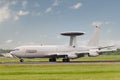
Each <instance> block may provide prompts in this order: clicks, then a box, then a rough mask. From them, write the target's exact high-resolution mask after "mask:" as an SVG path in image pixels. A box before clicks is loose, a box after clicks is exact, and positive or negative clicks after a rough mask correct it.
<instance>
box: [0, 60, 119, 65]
mask: <svg viewBox="0 0 120 80" xmlns="http://www.w3.org/2000/svg"><path fill="white" fill-rule="evenodd" d="M99 63H100V64H109V63H119V64H120V60H107V61H71V62H61V61H58V62H47V61H37V62H35V61H34V62H0V64H99Z"/></svg>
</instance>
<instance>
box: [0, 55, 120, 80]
mask: <svg viewBox="0 0 120 80" xmlns="http://www.w3.org/2000/svg"><path fill="white" fill-rule="evenodd" d="M18 60H19V59H17V58H0V62H10V61H11V62H17V61H18ZM59 60H61V59H59ZM83 60H84V61H85V60H120V55H101V56H98V57H87V56H85V57H83V58H79V59H75V61H83ZM25 61H48V59H41V58H40V59H25ZM0 80H120V63H109V64H105V63H104V64H103V63H97V64H0Z"/></svg>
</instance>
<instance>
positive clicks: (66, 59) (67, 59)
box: [62, 56, 70, 62]
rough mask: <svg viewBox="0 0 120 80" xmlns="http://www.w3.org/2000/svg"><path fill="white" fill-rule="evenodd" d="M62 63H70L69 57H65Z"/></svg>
mask: <svg viewBox="0 0 120 80" xmlns="http://www.w3.org/2000/svg"><path fill="white" fill-rule="evenodd" d="M62 61H63V62H70V59H69V58H68V56H65V58H63V60H62Z"/></svg>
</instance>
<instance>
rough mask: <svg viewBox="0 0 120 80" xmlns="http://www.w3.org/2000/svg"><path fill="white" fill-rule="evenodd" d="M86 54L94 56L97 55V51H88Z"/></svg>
mask: <svg viewBox="0 0 120 80" xmlns="http://www.w3.org/2000/svg"><path fill="white" fill-rule="evenodd" d="M88 56H89V57H96V56H99V53H98V52H97V51H90V52H89V54H88Z"/></svg>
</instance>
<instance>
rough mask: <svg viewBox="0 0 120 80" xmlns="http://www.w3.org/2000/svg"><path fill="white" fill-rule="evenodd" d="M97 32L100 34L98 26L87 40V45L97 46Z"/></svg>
mask: <svg viewBox="0 0 120 80" xmlns="http://www.w3.org/2000/svg"><path fill="white" fill-rule="evenodd" d="M99 34H100V27H98V26H96V27H95V32H94V34H93V36H92V38H91V39H90V40H89V42H88V45H87V46H89V47H98V46H99Z"/></svg>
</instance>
